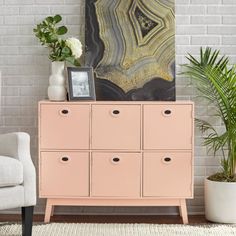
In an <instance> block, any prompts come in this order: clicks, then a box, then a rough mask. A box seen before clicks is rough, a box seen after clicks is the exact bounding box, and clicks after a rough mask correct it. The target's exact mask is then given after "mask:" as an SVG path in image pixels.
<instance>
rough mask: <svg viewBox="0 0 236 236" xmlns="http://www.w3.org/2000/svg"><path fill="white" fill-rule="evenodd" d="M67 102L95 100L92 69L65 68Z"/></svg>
mask: <svg viewBox="0 0 236 236" xmlns="http://www.w3.org/2000/svg"><path fill="white" fill-rule="evenodd" d="M67 75H68V100H69V101H73V100H96V96H95V85H94V76H93V68H92V67H67Z"/></svg>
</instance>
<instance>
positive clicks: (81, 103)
mask: <svg viewBox="0 0 236 236" xmlns="http://www.w3.org/2000/svg"><path fill="white" fill-rule="evenodd" d="M39 104H48V105H65V104H66V105H85V104H92V105H103V104H104V105H106V104H107V105H109V104H110V105H112V104H120V105H122V104H124V105H129V104H137V105H140V104H148V105H152V104H153V105H154V104H160V105H161V104H173V105H178V104H194V102H193V101H183V100H180V101H63V102H54V101H49V100H43V101H39Z"/></svg>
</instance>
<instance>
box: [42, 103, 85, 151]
mask: <svg viewBox="0 0 236 236" xmlns="http://www.w3.org/2000/svg"><path fill="white" fill-rule="evenodd" d="M40 144H41V148H45V149H48V148H50V149H79V148H80V149H88V148H89V106H86V105H41V109H40Z"/></svg>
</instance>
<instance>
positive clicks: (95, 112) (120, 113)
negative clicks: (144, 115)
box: [92, 104, 141, 150]
mask: <svg viewBox="0 0 236 236" xmlns="http://www.w3.org/2000/svg"><path fill="white" fill-rule="evenodd" d="M140 110H141V107H140V105H132V106H130V105H119V104H117V105H115V104H114V105H93V106H92V148H93V149H123V150H127V149H128V150H137V149H138V150H139V149H140V134H141V133H140V130H141V125H140V122H141V120H140V116H141V111H140Z"/></svg>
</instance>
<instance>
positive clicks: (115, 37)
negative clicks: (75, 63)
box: [85, 0, 175, 101]
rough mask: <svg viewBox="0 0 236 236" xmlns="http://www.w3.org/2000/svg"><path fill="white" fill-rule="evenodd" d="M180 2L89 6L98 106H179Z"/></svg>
mask: <svg viewBox="0 0 236 236" xmlns="http://www.w3.org/2000/svg"><path fill="white" fill-rule="evenodd" d="M174 6H175V1H174V0H148V1H147V0H112V1H111V0H86V34H85V42H86V56H85V62H86V66H92V67H93V68H94V76H95V84H96V98H97V100H159V101H160V100H164V101H173V100H175V12H174Z"/></svg>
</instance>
